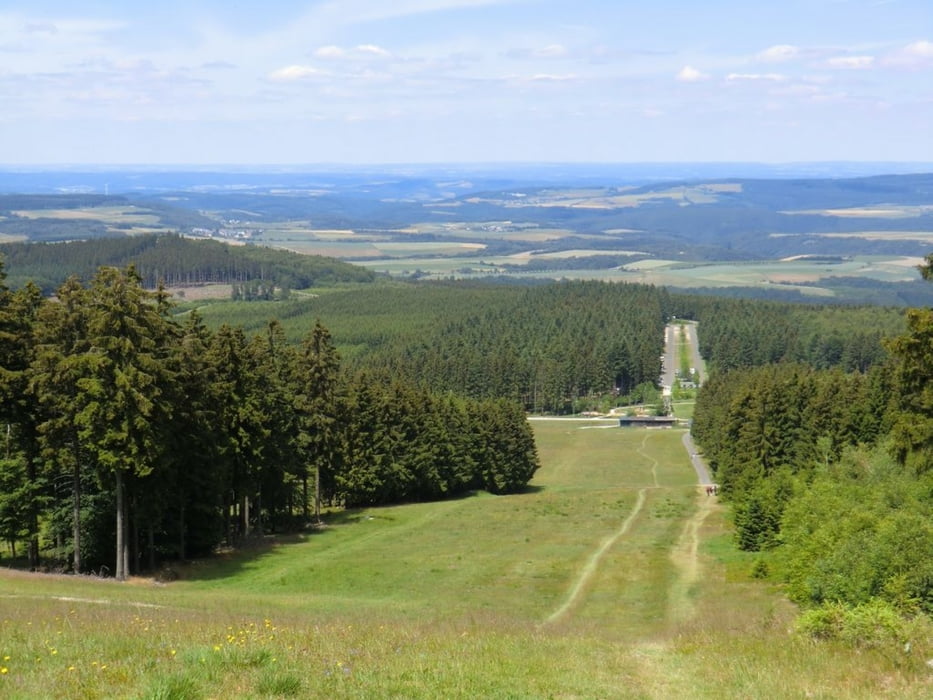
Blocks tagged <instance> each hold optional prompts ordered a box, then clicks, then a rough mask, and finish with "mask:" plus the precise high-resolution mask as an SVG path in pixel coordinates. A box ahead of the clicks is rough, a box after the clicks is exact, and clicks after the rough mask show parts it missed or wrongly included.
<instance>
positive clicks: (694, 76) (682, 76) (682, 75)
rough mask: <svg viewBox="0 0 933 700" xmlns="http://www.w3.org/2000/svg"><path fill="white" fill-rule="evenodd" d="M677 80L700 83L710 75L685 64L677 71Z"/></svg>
mask: <svg viewBox="0 0 933 700" xmlns="http://www.w3.org/2000/svg"><path fill="white" fill-rule="evenodd" d="M677 80H679V81H680V82H682V83H699V82H702V81H704V80H709V75H707V74H706V73H702V72H700V71H698V70H697V69H696V68H694V67H693V66H684V67H683V68H681V69H680V72H679V73H677Z"/></svg>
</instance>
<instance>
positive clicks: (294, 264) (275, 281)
mask: <svg viewBox="0 0 933 700" xmlns="http://www.w3.org/2000/svg"><path fill="white" fill-rule="evenodd" d="M68 225H72V222H68ZM0 255H2V256H3V257H4V259H5V263H6V269H7V270H8V272H9V279H8V284H9V285H10V286H11V287H14V288H18V287H20V286H23V285H25V284H26V283H27V282H33V283H34V284H36V285H38V286H39V288H40V289H41V290H42V291H43V292H44V293H45V294H51V293H53V292H54V291H55V290H56V289H57V288H58V286H59V285H61V284H62V283H63V282H64V281H65V280H66V279H67V278H68V277H70V276H72V275H76V276H78V277H79V278H80V279H82V280H85V281H86V280H90V279H91V277H92V276H93V275H94V274H96V272H97V270H98V269H99V268H100V267H102V266H107V267H118V268H122V267H125V266H126V265H128V264H130V263H131V262H132V263H133V265H134V266H135V269H136V274H137V275H139V277H140V279H141V281H142V284H143V286H144V287H146V288H148V289H154V288H155V287H156V286H157V285H158V284H159V283H160V282H161V283H163V284H165V285H167V286H190V285H199V284H209V283H217V284H236V285H239V286H243V285H248V284H250V283H263V284H265V285H266V286H269V285H271V286H274V287H276V288H279V289H305V288H308V287H314V286H319V285H322V284H333V283H337V282H371V281H372V280H373V279H374V278H375V275H374V273H372V272H371V271H369V270H366V269H365V268H361V267H359V266H356V265H350V264H348V263H345V262H342V261H340V260H337V259H335V258H326V257H320V256H312V255H299V254H297V253H292V252H289V251H285V250H276V249H273V248H266V247H262V246H232V245H228V244H226V243H222V242H220V241H212V240H195V239H191V238H185V237H183V236H180V235H175V234H151V235H143V236H119V237H106V238H94V239H91V240H83V241H74V240H72V241H68V242H64V243H54V244H53V243H6V244H3V245H0Z"/></svg>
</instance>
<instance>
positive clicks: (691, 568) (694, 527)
mask: <svg viewBox="0 0 933 700" xmlns="http://www.w3.org/2000/svg"><path fill="white" fill-rule="evenodd" d="M697 501H698V504H697V505H698V507H697V510H696V512H695V513H694V514H693V516H692V517H691V518H690V519H689V520H688V521H687V522H685V523H684V527H683V530H681V532H680V537H678V539H677V544H676V545H674V548H673V549H672V550H671V562H673V564H674V566H675V568H676V569H677V577H676V578H675V579H674V580H673V581H672V582H671V585H670V587H669V588H668V596H667V618H668V620H669V621H670V622H674V623H676V622H682V621H683V620H685V619H688V618H689V617H691V616H692V615H693V612H694V603H693V600H692V599H691V596H690V591H691V588H692V587H693V584H694V583H695V582H696V581H697V579H698V578H699V575H700V557H699V549H700V527H701V526H702V525H703V522H704V521H705V520H706V517H707V516H708V515H709V514H710V513H712V512H713V508H714V506H715V501H716V499H715V497H713V496H710V495H705V496H703V495H700V494H699V491H697Z"/></svg>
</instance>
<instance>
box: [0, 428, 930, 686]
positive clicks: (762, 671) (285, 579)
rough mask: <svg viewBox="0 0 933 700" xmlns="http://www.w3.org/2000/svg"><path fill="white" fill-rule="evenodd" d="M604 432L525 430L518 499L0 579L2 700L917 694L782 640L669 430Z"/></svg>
mask: <svg viewBox="0 0 933 700" xmlns="http://www.w3.org/2000/svg"><path fill="white" fill-rule="evenodd" d="M615 425H616V424H615V423H614V422H611V421H601V420H579V421H574V420H536V421H534V429H535V433H536V437H537V441H538V446H539V451H540V454H541V457H542V461H543V467H542V469H541V470H540V471H539V473H538V474H537V475H536V477H535V479H534V481H533V482H532V484H531V488H529V489H528V491H527V492H525V493H522V494H519V495H514V496H500V497H493V496H489V495H485V494H477V495H473V496H470V497H467V498H463V499H459V500H454V501H446V502H439V503H428V504H418V505H404V506H395V507H388V508H374V509H367V510H358V511H349V512H345V513H334V514H332V515H331V516H330V517H329V520H328V526H327V527H326V528H324V529H322V530H320V531H317V532H314V533H312V534H307V535H303V536H293V537H283V538H280V539H272V538H268V539H266V540H264V541H262V542H258V543H256V545H255V546H254V547H251V548H249V549H247V550H244V551H242V552H239V553H236V554H229V555H225V556H223V557H219V558H218V559H216V560H213V561H208V562H200V563H197V564H192V565H190V566H188V567H186V568H184V569H182V570H180V573H181V575H182V578H181V580H179V581H176V582H174V583H171V584H166V585H160V584H157V583H154V582H152V581H149V580H145V579H137V580H132V581H131V582H129V583H127V584H116V583H114V582H112V581H102V580H97V579H93V578H90V577H87V578H84V577H82V578H70V577H53V576H35V575H30V574H25V573H18V572H12V571H5V570H4V571H2V572H0V696H2V697H5V698H44V697H49V698H52V697H55V698H60V697H75V698H77V697H80V698H95V697H108V698H109V697H120V698H123V697H137V698H196V697H230V698H240V697H316V698H317V697H319V698H441V697H443V698H478V697H483V698H723V697H742V698H749V697H753V698H782V697H820V698H835V697H856V698H875V697H882V696H887V697H897V698H921V697H929V694H930V692H931V691H933V685H931V673H930V670H929V669H928V668H927V667H926V666H925V665H924V664H923V659H925V658H927V657H926V656H919V657H916V655H915V656H911V657H907V656H904V655H903V654H902V653H901V654H900V655H898V654H892V653H891V652H890V651H884V650H882V651H872V650H861V651H859V652H856V651H854V650H851V649H847V648H842V647H837V646H832V645H828V644H815V643H813V642H810V641H808V640H806V639H803V638H801V637H799V636H797V635H795V634H793V633H791V632H790V631H789V629H790V626H791V620H792V614H793V610H792V609H791V607H790V606H789V605H788V604H786V603H785V602H784V601H783V599H782V598H781V597H780V595H779V592H778V591H776V590H774V589H773V588H771V587H770V586H768V585H766V584H762V583H758V582H752V581H751V580H750V579H749V574H748V572H749V570H750V569H751V566H752V564H753V562H754V556H753V555H748V554H744V553H739V552H736V551H735V550H734V549H733V548H732V547H731V543H730V542H731V539H730V536H729V534H728V530H727V524H726V520H725V513H724V509H723V508H722V507H721V506H720V505H719V504H718V503H716V502H715V499H712V498H709V497H707V496H706V495H705V494H703V493H701V492H700V491H699V489H697V488H696V487H695V486H694V484H695V476H694V474H693V473H692V470H691V467H690V466H689V460H688V458H687V453H686V452H685V450H684V447H683V445H682V444H681V437H682V434H683V433H682V432H681V431H676V430H668V431H663V430H640V429H631V430H623V429H620V428H617V427H614V426H615ZM930 651H931V650H929V649H926V650H922V651H920V652H919V653H920V654H923V653H924V652H930ZM931 655H933V653H931Z"/></svg>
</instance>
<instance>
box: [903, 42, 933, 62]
mask: <svg viewBox="0 0 933 700" xmlns="http://www.w3.org/2000/svg"><path fill="white" fill-rule="evenodd" d="M904 53H905V54H907V55H908V56H916V57H918V58H933V42H930V41H915V42H914V43H912V44H908V45H907V46H905V47H904Z"/></svg>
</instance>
